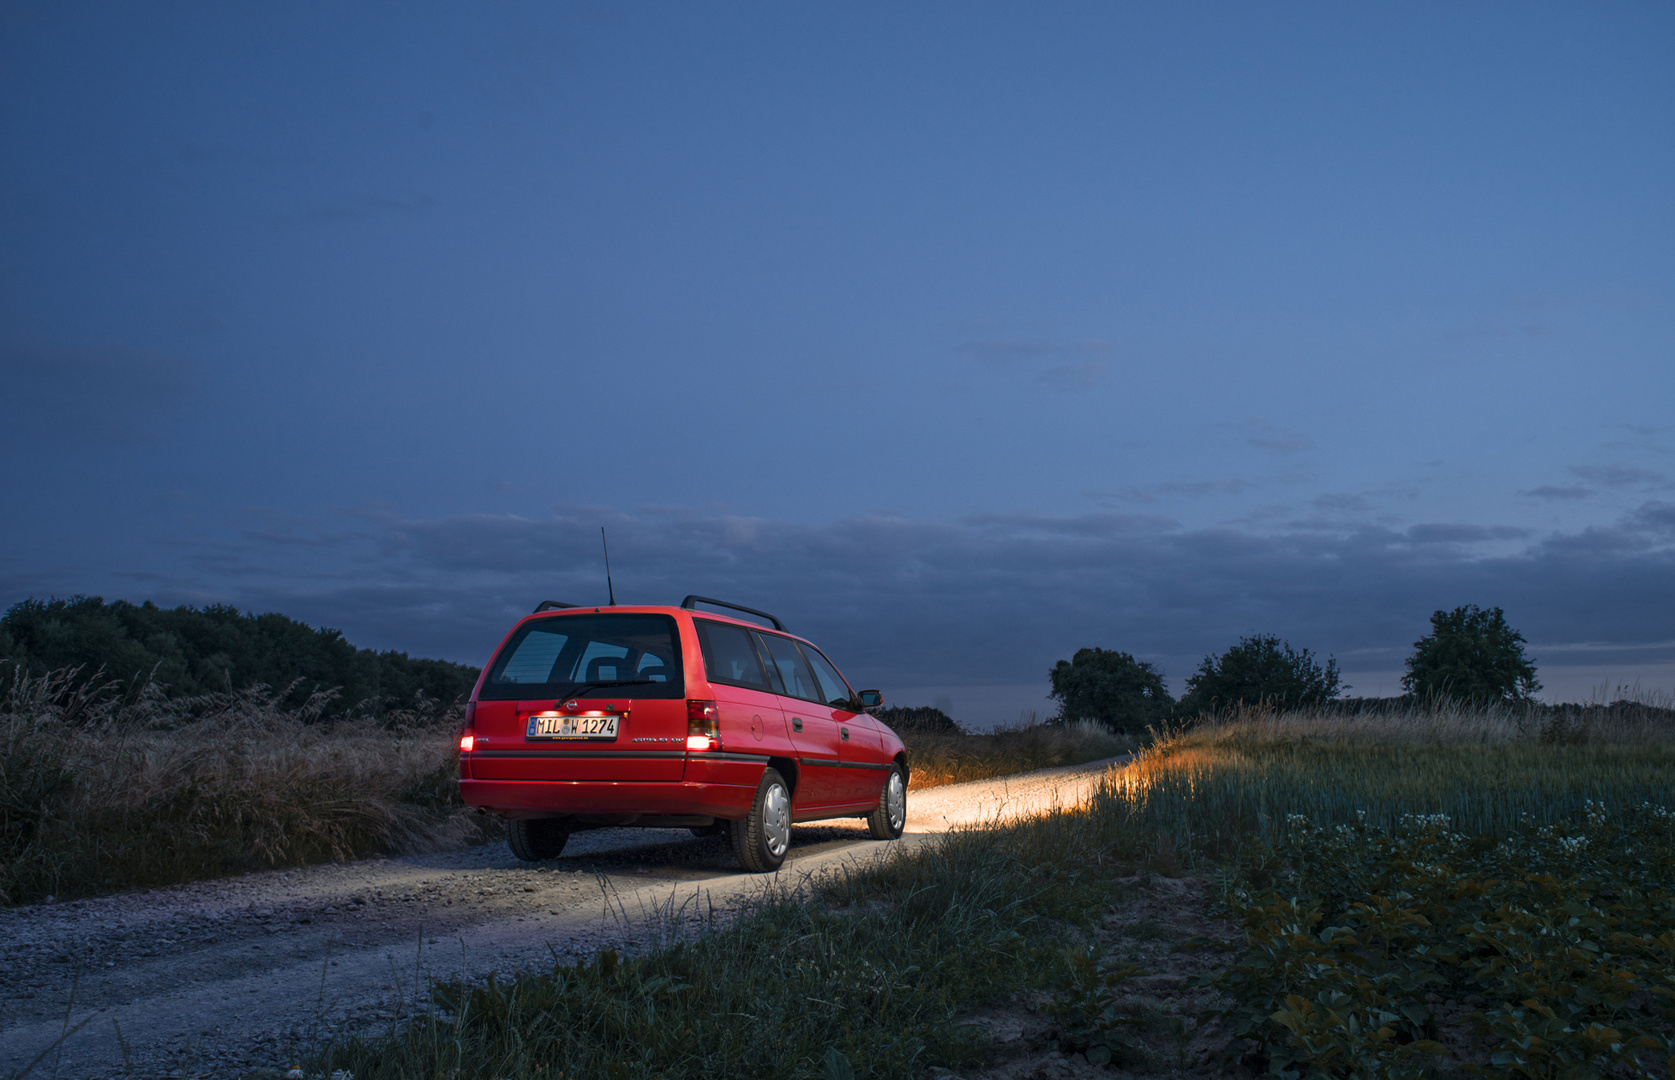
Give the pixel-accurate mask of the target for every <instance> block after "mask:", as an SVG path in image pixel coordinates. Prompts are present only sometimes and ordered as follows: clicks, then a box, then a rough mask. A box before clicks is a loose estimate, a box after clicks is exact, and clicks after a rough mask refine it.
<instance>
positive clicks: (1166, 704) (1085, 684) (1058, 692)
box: [1047, 649, 1174, 735]
mask: <svg viewBox="0 0 1675 1080" xmlns="http://www.w3.org/2000/svg"><path fill="white" fill-rule="evenodd" d="M1047 675H1048V677H1049V678H1050V679H1052V681H1053V692H1052V693H1051V694H1049V695H1048V696H1049V697H1053V698H1057V699H1058V701H1059V718H1060V719H1061V720H1095V721H1098V722H1099V723H1101V724H1104V725H1105V727H1107V728H1109V729H1110V730H1111V731H1114V732H1117V733H1119V734H1130V735H1138V734H1140V733H1142V732H1144V731H1145V729H1146V727H1147V725H1149V724H1155V723H1158V722H1159V721H1161V720H1164V719H1165V718H1167V717H1168V716H1169V713H1170V710H1171V709H1172V708H1173V706H1174V699H1172V698H1171V697H1170V696H1169V691H1168V690H1167V689H1166V688H1165V687H1164V685H1163V672H1161V671H1159V670H1158V669H1157V668H1154V667H1153V666H1152V665H1151V664H1149V663H1147V662H1145V661H1144V660H1136V659H1134V657H1132V656H1130V655H1129V654H1127V653H1125V652H1118V651H1116V650H1113V649H1077V650H1076V655H1075V656H1073V657H1071V658H1070V659H1069V660H1060V661H1059V662H1058V663H1057V664H1054V665H1053V669H1052V670H1051V671H1049V672H1048V673H1047Z"/></svg>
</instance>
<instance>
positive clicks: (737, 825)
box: [459, 596, 908, 872]
mask: <svg viewBox="0 0 1675 1080" xmlns="http://www.w3.org/2000/svg"><path fill="white" fill-rule="evenodd" d="M698 604H706V605H709V606H711V607H719V608H727V609H729V610H732V611H736V612H740V613H742V614H745V615H753V616H759V617H760V618H762V619H765V620H767V621H768V622H769V623H771V624H772V625H773V629H772V630H770V629H768V628H767V627H766V626H763V625H761V624H760V623H757V622H753V621H748V620H744V619H740V618H735V617H732V616H728V615H717V614H711V613H709V612H707V611H706V612H700V611H698V610H696V606H697V605H698ZM554 609H558V610H554ZM881 702H882V699H881V697H880V695H879V692H878V691H876V690H862V691H861V692H860V693H859V694H857V693H856V692H855V691H853V690H851V689H850V688H849V684H848V683H846V682H845V681H844V679H843V676H842V675H840V674H838V670H837V668H835V667H833V666H832V663H831V661H829V660H827V659H826V657H825V656H824V655H823V654H822V653H821V652H820V650H819V649H817V648H815V647H814V646H813V645H812V644H810V643H809V642H807V641H804V640H803V639H801V638H798V637H793V636H791V635H790V634H787V633H785V627H784V625H783V624H782V623H780V621H779V620H778V619H776V618H774V617H773V616H772V615H769V614H767V613H766V612H762V611H756V610H755V609H753V608H746V607H740V606H739V605H737V604H728V603H725V602H723V601H720V600H711V599H709V598H707V597H702V596H688V597H687V598H686V599H685V600H683V601H682V602H681V605H680V607H678V608H675V607H629V606H611V607H576V606H574V605H571V604H560V603H557V602H555V601H548V602H547V603H544V604H542V605H541V606H540V607H539V608H536V609H535V614H533V615H530V616H528V617H526V618H525V619H523V620H522V621H520V622H519V623H518V625H517V626H515V627H513V628H512V632H511V633H510V634H508V635H507V636H506V640H505V641H503V642H501V644H500V648H499V649H498V650H497V651H496V652H495V655H494V659H493V660H492V661H491V662H490V663H489V665H488V666H487V667H485V668H484V669H483V674H482V675H481V677H479V678H478V680H477V687H476V689H475V690H474V691H473V692H472V694H471V701H470V703H469V704H468V705H467V706H466V713H465V715H466V722H465V733H464V735H463V736H461V738H460V746H459V748H460V755H459V787H460V794H461V795H462V796H463V797H464V798H465V801H466V802H467V803H468V804H469V805H471V806H475V807H479V808H481V809H482V810H485V811H487V812H489V813H492V814H498V815H500V816H501V817H503V818H505V819H506V840H507V843H508V844H509V846H510V847H511V849H512V853H513V854H515V855H516V856H517V857H518V858H520V859H526V860H530V861H534V860H538V859H550V858H552V857H554V856H556V855H557V854H558V853H559V852H561V851H563V850H564V844H565V842H566V841H567V840H568V839H569V837H570V834H571V833H572V832H574V831H577V830H579V829H593V828H602V827H607V826H613V825H634V826H638V827H642V828H644V827H648V826H650V827H669V828H687V829H691V830H692V831H693V832H695V833H697V834H699V835H701V836H706V835H714V834H718V833H721V832H725V833H726V834H727V836H728V838H729V839H730V840H731V842H732V845H733V850H734V852H735V853H737V855H738V858H739V862H740V863H742V864H743V865H744V867H745V869H747V870H753V871H758V872H760V871H768V870H777V869H778V868H779V865H780V863H782V862H784V861H785V853H786V851H787V850H788V849H789V848H790V846H791V824H792V822H797V821H817V820H820V819H822V818H841V817H860V818H865V819H866V821H867V825H868V826H869V828H870V830H871V833H872V835H873V836H874V837H876V838H877V839H880V840H894V839H895V838H897V837H899V836H900V835H901V832H902V826H903V825H904V824H906V821H907V778H908V772H907V752H906V750H905V749H904V748H903V746H902V741H901V739H899V738H897V737H896V733H895V732H894V731H891V730H890V729H889V728H888V727H887V726H885V725H884V724H883V723H881V722H880V721H879V720H877V719H875V718H874V717H872V716H869V715H867V714H866V713H865V712H864V711H862V710H863V709H864V708H871V707H873V706H875V705H878V704H881Z"/></svg>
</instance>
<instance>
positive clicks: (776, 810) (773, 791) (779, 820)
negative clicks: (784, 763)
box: [762, 784, 791, 859]
mask: <svg viewBox="0 0 1675 1080" xmlns="http://www.w3.org/2000/svg"><path fill="white" fill-rule="evenodd" d="M762 839H763V840H765V841H766V842H767V845H768V854H770V855H772V856H773V857H774V858H776V859H777V858H779V857H780V856H781V855H784V854H785V852H786V850H787V849H789V848H790V846H791V799H790V798H789V797H788V796H787V795H786V794H785V788H784V787H782V786H780V785H779V784H775V785H773V786H772V787H770V788H769V789H768V793H767V795H766V796H764V797H763V799H762Z"/></svg>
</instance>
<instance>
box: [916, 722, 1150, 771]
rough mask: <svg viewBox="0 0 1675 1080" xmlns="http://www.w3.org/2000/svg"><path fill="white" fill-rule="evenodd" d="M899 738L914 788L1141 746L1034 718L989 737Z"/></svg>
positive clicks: (1093, 729) (1085, 726)
mask: <svg viewBox="0 0 1675 1080" xmlns="http://www.w3.org/2000/svg"><path fill="white" fill-rule="evenodd" d="M899 734H900V735H901V737H902V742H904V743H905V744H906V745H907V761H908V764H909V765H910V766H911V767H912V769H913V787H915V788H927V787H938V786H940V785H942V784H961V783H965V782H966V781H968V780H987V779H989V778H990V777H994V776H1011V775H1013V774H1014V773H1021V772H1028V771H1030V770H1031V769H1050V768H1054V767H1056V766H1059V765H1078V764H1081V763H1082V762H1084V761H1097V760H1099V759H1100V758H1107V757H1115V756H1116V755H1118V754H1122V753H1127V752H1128V751H1130V750H1134V749H1136V748H1137V746H1138V745H1139V744H1138V742H1137V741H1136V740H1135V739H1132V738H1128V737H1125V736H1122V735H1113V734H1112V733H1111V732H1109V731H1107V730H1106V729H1105V728H1103V727H1101V726H1100V725H1098V724H1094V723H1088V722H1080V723H1072V724H1042V723H1037V722H1036V721H1035V720H1034V718H1033V717H1031V718H1029V719H1027V720H1025V721H1024V722H1022V723H1020V724H1018V725H1017V726H1015V727H1003V728H999V729H997V730H996V731H994V732H993V733H991V734H988V735H967V734H959V735H950V734H933V733H928V732H915V731H904V732H900V733H899Z"/></svg>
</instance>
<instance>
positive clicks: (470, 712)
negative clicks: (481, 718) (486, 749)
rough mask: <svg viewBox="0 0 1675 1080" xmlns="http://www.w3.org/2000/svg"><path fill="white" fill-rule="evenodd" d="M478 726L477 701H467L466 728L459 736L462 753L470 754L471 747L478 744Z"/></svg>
mask: <svg viewBox="0 0 1675 1080" xmlns="http://www.w3.org/2000/svg"><path fill="white" fill-rule="evenodd" d="M476 727H477V703H476V702H475V701H468V702H466V703H465V730H464V731H462V732H461V733H460V737H459V752H460V753H462V754H469V753H471V748H472V747H473V746H475V745H476V743H477V732H476Z"/></svg>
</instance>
